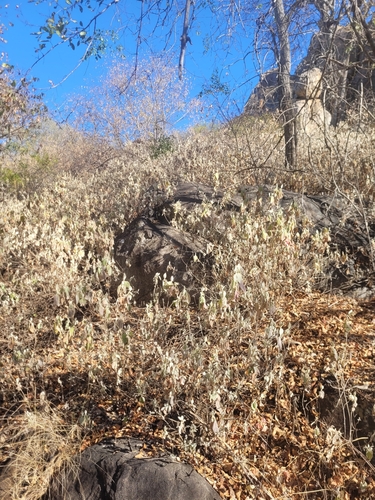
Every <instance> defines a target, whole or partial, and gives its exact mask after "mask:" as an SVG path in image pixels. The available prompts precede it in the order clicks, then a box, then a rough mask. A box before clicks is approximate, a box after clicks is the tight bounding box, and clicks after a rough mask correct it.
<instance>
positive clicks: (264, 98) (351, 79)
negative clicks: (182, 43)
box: [244, 25, 375, 125]
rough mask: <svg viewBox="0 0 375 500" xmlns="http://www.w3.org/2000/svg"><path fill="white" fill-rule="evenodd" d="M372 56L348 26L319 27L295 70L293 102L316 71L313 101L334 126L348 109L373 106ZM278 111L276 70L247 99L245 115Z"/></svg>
mask: <svg viewBox="0 0 375 500" xmlns="http://www.w3.org/2000/svg"><path fill="white" fill-rule="evenodd" d="M374 59H375V54H373V52H372V49H371V47H369V46H368V44H367V43H362V42H361V43H360V42H359V41H358V38H357V36H356V35H355V33H354V32H353V30H352V29H351V27H350V26H340V25H330V26H327V25H323V26H321V30H320V31H319V32H318V33H316V34H315V35H314V36H313V37H312V39H311V42H310V46H309V48H308V51H307V54H306V56H305V57H304V58H303V60H302V61H301V62H300V64H299V65H298V67H297V70H296V73H295V75H293V77H292V81H293V82H294V94H295V99H296V101H297V102H298V100H300V99H301V97H300V96H299V95H298V89H299V88H300V81H301V77H302V78H305V75H306V74H307V72H310V71H311V70H314V69H315V68H318V69H320V70H321V72H322V82H321V87H322V92H320V95H319V96H316V99H319V100H321V101H322V106H323V107H324V109H325V110H327V111H328V112H329V113H331V115H332V124H333V125H336V124H337V123H339V122H340V121H341V120H344V119H345V118H346V116H347V111H348V109H349V107H353V106H354V107H355V106H360V105H361V104H360V103H362V104H363V103H365V104H366V105H371V104H373V101H374V89H375V70H374V69H373V66H374ZM278 108H279V84H278V75H277V70H271V71H269V72H267V73H265V74H264V75H262V76H261V78H260V81H259V83H258V85H257V86H256V87H255V89H254V90H253V92H252V93H251V95H250V98H249V100H248V101H247V103H246V106H245V110H244V112H245V113H250V114H262V113H265V112H274V111H275V110H277V109H278Z"/></svg>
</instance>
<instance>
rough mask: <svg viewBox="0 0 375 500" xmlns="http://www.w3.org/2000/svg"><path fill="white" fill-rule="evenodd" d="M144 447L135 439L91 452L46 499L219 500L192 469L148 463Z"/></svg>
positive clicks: (156, 460) (163, 460) (168, 460)
mask: <svg viewBox="0 0 375 500" xmlns="http://www.w3.org/2000/svg"><path fill="white" fill-rule="evenodd" d="M142 448H143V443H142V442H141V441H139V440H136V439H131V438H130V439H127V438H120V439H114V438H108V439H105V440H104V441H102V442H100V443H98V444H95V445H94V446H91V447H90V448H87V449H86V450H85V451H84V452H83V453H82V454H81V456H80V457H77V460H76V463H75V467H74V468H73V469H72V470H71V471H70V472H68V473H67V474H66V475H62V476H60V477H56V478H55V479H54V480H53V482H52V484H51V486H50V489H49V492H48V494H47V495H45V496H44V499H43V500H151V499H152V500H220V496H219V495H218V493H217V492H216V491H215V490H214V489H213V488H212V487H211V486H210V484H209V483H208V482H207V481H206V480H205V479H204V478H203V477H202V476H200V475H199V474H198V473H197V472H196V471H195V470H194V469H193V468H192V467H191V466H190V465H188V464H186V463H181V462H178V461H176V460H175V459H173V458H172V457H170V456H159V457H153V458H148V457H147V454H145V453H143V452H142Z"/></svg>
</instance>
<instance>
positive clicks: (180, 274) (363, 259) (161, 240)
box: [114, 183, 375, 303]
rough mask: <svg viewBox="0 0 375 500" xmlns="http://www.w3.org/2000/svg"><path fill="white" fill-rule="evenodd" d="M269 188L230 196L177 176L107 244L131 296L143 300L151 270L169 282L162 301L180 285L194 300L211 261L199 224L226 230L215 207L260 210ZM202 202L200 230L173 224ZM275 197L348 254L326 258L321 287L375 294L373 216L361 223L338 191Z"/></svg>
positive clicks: (150, 282)
mask: <svg viewBox="0 0 375 500" xmlns="http://www.w3.org/2000/svg"><path fill="white" fill-rule="evenodd" d="M274 190H275V188H274V187H272V186H243V187H242V188H241V189H240V191H239V193H238V194H237V195H235V196H225V193H223V192H221V191H216V190H215V189H214V188H213V187H210V186H204V185H201V184H195V183H181V184H180V185H179V186H177V188H176V191H175V193H174V195H173V196H172V197H171V198H169V199H167V200H166V201H165V202H163V203H162V204H160V205H158V206H157V207H150V209H149V210H148V214H149V216H148V217H146V216H144V217H139V218H137V219H135V220H134V221H133V222H132V223H131V224H130V225H129V226H128V227H127V228H125V230H124V231H123V232H122V233H121V234H120V235H118V236H117V237H116V239H115V245H114V252H115V259H116V262H117V264H118V266H119V267H120V268H121V270H122V271H123V272H124V273H125V275H126V277H127V279H128V280H130V282H131V284H132V286H133V288H134V289H135V290H136V291H138V294H137V295H136V300H137V301H138V302H141V303H144V302H147V301H149V300H151V299H152V297H153V291H154V285H155V281H154V276H155V274H156V273H159V278H163V276H165V279H166V280H167V282H168V283H167V286H166V287H164V291H163V292H162V294H161V295H159V298H161V299H162V301H164V303H168V302H170V301H173V300H174V298H175V297H176V295H177V293H176V292H177V291H181V289H182V288H185V289H186V290H187V292H188V297H189V298H190V299H192V300H193V301H197V300H198V298H199V293H200V288H201V285H202V277H203V276H204V278H205V283H206V284H207V283H208V284H209V282H210V272H211V269H212V265H213V264H214V257H213V255H212V254H211V253H210V250H209V249H210V241H209V238H206V237H203V235H204V236H205V235H206V233H205V225H206V226H208V225H209V224H210V225H211V226H212V227H213V228H214V231H216V232H217V234H218V235H220V233H223V232H225V221H224V220H223V219H222V218H221V215H220V214H221V212H222V211H227V210H233V211H238V210H240V208H241V206H244V207H246V209H247V210H250V211H251V210H253V208H252V205H253V204H254V203H255V202H257V207H259V200H261V201H262V203H261V206H262V210H267V209H268V208H269V205H270V200H271V197H272V196H273V192H274ZM203 203H208V204H209V206H210V207H211V206H212V207H213V208H214V207H215V206H216V207H217V209H213V210H211V211H210V215H209V216H208V218H207V217H206V219H202V220H200V221H199V224H200V226H199V234H200V235H202V236H197V227H195V231H194V232H193V231H192V232H189V230H190V228H189V224H188V223H186V224H185V225H184V231H182V230H181V229H178V228H176V227H174V226H173V225H172V221H173V219H174V218H175V217H179V216H180V217H183V218H185V219H186V218H187V217H186V214H190V213H191V212H193V211H194V210H195V209H196V208H197V207H201V206H202V204H203ZM278 204H279V206H280V208H281V209H282V210H284V211H287V210H290V209H291V207H296V208H297V210H298V213H299V214H298V220H299V223H300V224H303V223H305V222H306V221H308V223H309V225H310V231H311V233H312V234H314V233H316V231H322V230H324V229H327V230H329V234H330V239H331V241H330V246H331V249H332V250H333V251H338V252H346V253H347V256H348V258H347V260H346V262H345V263H344V264H340V265H336V264H332V265H331V266H330V267H329V268H327V269H326V278H327V279H326V280H325V283H326V284H325V286H326V287H327V288H329V289H332V290H337V289H339V288H340V289H343V290H345V292H346V293H351V294H352V295H354V296H356V297H358V298H369V297H372V296H373V295H375V280H374V279H373V275H374V272H373V270H372V254H371V245H370V240H371V239H372V238H374V237H375V222H374V221H371V220H368V221H367V225H366V224H365V221H364V219H363V217H361V215H360V213H359V212H358V211H356V210H355V208H354V206H351V205H350V204H349V203H348V201H347V200H346V199H344V198H341V197H339V196H329V195H320V196H309V195H305V194H298V193H293V192H291V191H288V190H282V193H281V195H280V196H279V198H278ZM216 236H217V235H216ZM216 239H217V238H216ZM172 276H173V280H172ZM373 281H374V284H373Z"/></svg>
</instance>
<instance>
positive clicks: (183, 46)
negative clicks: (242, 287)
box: [178, 0, 191, 80]
mask: <svg viewBox="0 0 375 500" xmlns="http://www.w3.org/2000/svg"><path fill="white" fill-rule="evenodd" d="M190 5H191V0H186V3H185V16H184V25H183V28H182V35H181V49H180V60H179V62H178V77H179V79H180V80H182V73H183V70H184V65H185V53H186V44H187V42H190V43H191V39H190V37H189V35H188V31H189V17H190Z"/></svg>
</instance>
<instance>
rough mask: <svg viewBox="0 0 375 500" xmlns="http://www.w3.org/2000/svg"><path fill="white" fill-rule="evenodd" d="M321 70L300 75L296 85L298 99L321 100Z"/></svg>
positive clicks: (312, 70)
mask: <svg viewBox="0 0 375 500" xmlns="http://www.w3.org/2000/svg"><path fill="white" fill-rule="evenodd" d="M322 76H323V75H322V72H321V70H320V69H319V68H311V69H309V70H308V71H304V72H303V73H302V74H301V75H299V77H298V79H297V80H296V82H295V84H294V92H295V95H296V98H297V99H304V100H307V99H319V98H320V97H321V95H322V89H323V81H322Z"/></svg>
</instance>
